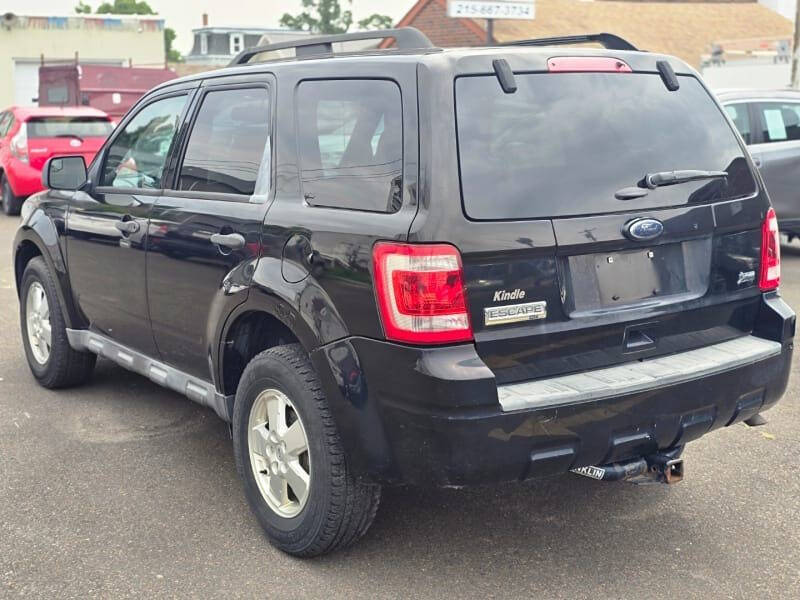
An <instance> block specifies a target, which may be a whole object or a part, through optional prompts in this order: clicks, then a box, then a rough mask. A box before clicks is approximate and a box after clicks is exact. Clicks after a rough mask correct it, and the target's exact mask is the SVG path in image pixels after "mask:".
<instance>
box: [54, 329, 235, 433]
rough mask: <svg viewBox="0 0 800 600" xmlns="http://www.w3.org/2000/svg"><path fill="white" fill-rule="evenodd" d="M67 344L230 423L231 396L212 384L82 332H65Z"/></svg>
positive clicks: (114, 343) (231, 413)
mask: <svg viewBox="0 0 800 600" xmlns="http://www.w3.org/2000/svg"><path fill="white" fill-rule="evenodd" d="M67 339H68V340H69V345H70V346H72V348H73V349H75V350H77V351H79V352H92V353H94V354H97V355H98V356H102V357H103V358H107V359H109V360H112V361H114V362H115V363H117V364H118V365H120V366H121V367H124V368H126V369H128V370H129V371H133V372H134V373H138V374H139V375H144V376H145V377H147V378H148V379H150V380H151V381H153V382H155V383H157V384H158V385H160V386H162V387H165V388H169V389H171V390H173V391H175V392H178V393H179V394H183V395H184V396H186V397H187V398H189V399H190V400H193V401H195V402H197V403H198V404H202V405H203V406H208V407H210V408H211V409H213V410H214V412H215V413H217V415H219V417H220V418H221V419H223V420H225V421H227V422H229V423H230V422H231V419H232V417H233V411H232V408H233V399H234V396H225V395H223V394H220V393H219V392H218V391H217V390H216V388H215V387H214V384H212V383H210V382H208V381H203V380H202V379H199V378H198V377H194V376H192V375H188V374H187V373H184V372H183V371H179V370H178V369H176V368H175V367H170V366H169V365H167V364H164V363H162V362H159V361H157V360H155V359H153V358H150V357H149V356H146V355H144V354H142V353H141V352H137V351H136V350H131V349H130V348H126V347H125V346H123V345H122V344H119V343H117V342H115V341H113V340H111V339H109V338H107V337H105V336H104V335H101V334H99V333H95V332H93V331H88V330H86V329H67Z"/></svg>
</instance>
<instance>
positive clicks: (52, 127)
mask: <svg viewBox="0 0 800 600" xmlns="http://www.w3.org/2000/svg"><path fill="white" fill-rule="evenodd" d="M27 124H28V137H29V138H54V137H73V136H75V137H79V138H87V137H101V138H104V137H106V136H107V135H108V134H109V133H111V129H112V127H111V121H109V120H108V119H104V118H102V117H34V118H32V119H28V121H27Z"/></svg>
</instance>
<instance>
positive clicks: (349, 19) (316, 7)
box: [280, 0, 392, 33]
mask: <svg viewBox="0 0 800 600" xmlns="http://www.w3.org/2000/svg"><path fill="white" fill-rule="evenodd" d="M302 2H303V9H304V10H303V12H301V13H300V14H299V15H291V14H289V13H284V15H283V16H282V17H281V21H280V23H281V25H283V26H284V27H288V28H289V29H299V30H302V31H310V32H312V33H345V32H347V30H348V29H350V26H351V25H352V24H353V12H352V11H350V10H342V6H341V4H340V3H339V0H302ZM345 2H347V4H348V5H350V4H352V3H353V0H345ZM358 26H359V27H360V28H361V29H388V28H389V27H391V26H392V18H391V17H389V16H387V15H379V14H374V15H372V16H371V17H368V18H366V19H362V20H361V21H359V22H358Z"/></svg>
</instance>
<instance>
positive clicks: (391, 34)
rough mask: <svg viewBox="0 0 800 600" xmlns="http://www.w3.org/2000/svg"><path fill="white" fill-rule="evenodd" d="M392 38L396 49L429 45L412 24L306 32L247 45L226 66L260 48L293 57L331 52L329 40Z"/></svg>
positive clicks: (240, 61)
mask: <svg viewBox="0 0 800 600" xmlns="http://www.w3.org/2000/svg"><path fill="white" fill-rule="evenodd" d="M389 38H394V40H395V47H396V48H400V49H405V50H408V49H418V48H433V43H431V41H430V40H429V39H428V37H427V36H426V35H425V34H424V33H422V32H421V31H420V30H419V29H416V28H414V27H400V28H399V29H379V30H376V31H357V32H355V33H341V34H337V35H321V36H310V37H307V38H302V39H298V40H292V41H290V42H279V43H277V44H267V45H265V46H255V47H254V48H247V49H246V50H243V51H242V52H240V53H239V54H237V55H236V56H235V57H234V59H233V60H232V61H231V62H230V64H229V65H228V66H234V65H244V64H247V63H248V62H250V60H251V59H252V58H253V57H254V56H256V55H258V54H261V53H262V52H272V51H275V50H287V49H290V48H294V49H295V55H296V56H297V57H304V56H317V55H324V54H333V53H334V52H333V44H337V43H341V42H355V41H359V40H385V39H389Z"/></svg>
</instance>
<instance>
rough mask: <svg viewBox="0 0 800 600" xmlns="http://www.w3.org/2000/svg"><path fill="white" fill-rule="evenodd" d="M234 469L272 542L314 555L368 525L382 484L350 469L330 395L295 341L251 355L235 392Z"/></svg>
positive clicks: (300, 553) (291, 551)
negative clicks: (359, 477)
mask: <svg viewBox="0 0 800 600" xmlns="http://www.w3.org/2000/svg"><path fill="white" fill-rule="evenodd" d="M233 434H234V436H233V447H234V453H235V455H236V467H237V469H238V471H239V474H240V475H241V476H242V479H243V480H244V489H245V494H246V496H247V500H248V502H249V503H250V506H251V508H252V509H253V512H254V513H255V515H256V517H257V518H258V520H259V522H260V523H261V526H262V527H263V528H264V530H265V531H266V533H267V536H268V537H269V540H270V542H271V543H272V544H273V545H275V546H276V547H278V548H280V549H281V550H283V551H284V552H288V553H289V554H294V555H295V556H305V557H308V556H318V555H320V554H325V553H327V552H331V551H333V550H336V549H338V548H342V547H345V546H347V545H349V544H351V543H353V542H354V541H356V540H357V539H359V538H360V537H361V536H362V535H363V534H364V533H365V532H366V531H367V529H368V528H369V526H370V525H371V524H372V520H373V519H374V517H375V513H376V511H377V509H378V504H379V502H380V487H379V486H377V485H375V484H370V483H365V482H360V481H357V480H356V479H355V478H354V477H353V475H352V474H351V473H350V472H349V470H348V466H347V460H346V457H345V455H344V451H343V449H342V446H341V442H340V440H339V435H338V433H337V431H336V427H335V425H334V423H333V418H332V417H331V415H330V412H329V410H328V405H327V401H326V399H325V396H324V394H323V393H322V389H321V387H320V383H319V380H318V378H317V375H316V373H315V371H314V368H313V366H312V365H311V363H310V361H309V359H308V356H307V355H306V353H305V352H304V351H303V349H302V348H301V347H300V346H299V345H298V344H291V345H286V346H278V347H276V348H272V349H270V350H266V351H264V352H262V353H261V354H259V355H258V356H256V357H255V358H254V359H253V360H252V361H250V363H249V364H248V365H247V368H246V369H245V371H244V373H243V375H242V379H241V381H240V383H239V388H238V390H237V392H236V404H235V408H234V415H233Z"/></svg>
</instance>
